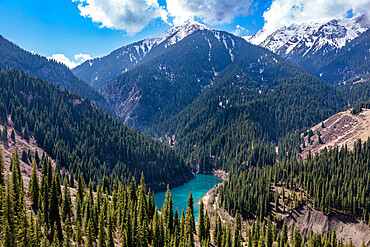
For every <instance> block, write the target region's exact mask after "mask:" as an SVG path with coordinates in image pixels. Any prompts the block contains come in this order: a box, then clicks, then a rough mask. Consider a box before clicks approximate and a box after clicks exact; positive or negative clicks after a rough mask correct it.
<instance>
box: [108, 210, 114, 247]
mask: <svg viewBox="0 0 370 247" xmlns="http://www.w3.org/2000/svg"><path fill="white" fill-rule="evenodd" d="M112 214H113V212H110V213H109V217H108V247H114V222H113V215H112Z"/></svg>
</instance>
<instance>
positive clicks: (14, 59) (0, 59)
mask: <svg viewBox="0 0 370 247" xmlns="http://www.w3.org/2000/svg"><path fill="white" fill-rule="evenodd" d="M0 67H1V68H3V69H11V68H17V69H19V70H24V71H25V72H26V73H28V74H30V75H34V76H38V77H40V78H43V79H44V80H47V81H49V82H52V83H54V84H55V85H58V86H59V87H61V88H62V89H67V90H68V91H70V92H76V93H77V94H79V95H80V96H81V97H82V98H86V97H88V98H89V99H90V100H92V101H94V102H95V103H96V104H97V105H99V106H101V107H103V108H104V109H108V105H107V102H106V101H105V99H104V97H102V96H101V95H100V94H99V92H97V91H96V90H95V89H93V88H91V87H90V86H89V85H88V84H87V83H86V82H84V81H82V80H80V79H78V78H77V77H76V76H74V75H73V73H72V72H71V71H70V70H69V69H68V68H67V67H66V66H65V65H64V64H61V63H58V62H56V61H54V60H53V59H48V58H46V57H43V56H39V55H37V54H35V53H31V52H27V51H25V50H23V49H22V48H20V47H18V46H17V45H15V44H13V43H11V42H10V41H8V40H6V39H5V38H4V37H2V36H1V35H0Z"/></svg>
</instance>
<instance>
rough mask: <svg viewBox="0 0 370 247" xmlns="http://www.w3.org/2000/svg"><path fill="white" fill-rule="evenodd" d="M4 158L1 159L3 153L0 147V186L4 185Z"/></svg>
mask: <svg viewBox="0 0 370 247" xmlns="http://www.w3.org/2000/svg"><path fill="white" fill-rule="evenodd" d="M3 159H4V157H3V152H2V148H1V146H0V186H4V185H5V178H4V172H5V166H4V160H3Z"/></svg>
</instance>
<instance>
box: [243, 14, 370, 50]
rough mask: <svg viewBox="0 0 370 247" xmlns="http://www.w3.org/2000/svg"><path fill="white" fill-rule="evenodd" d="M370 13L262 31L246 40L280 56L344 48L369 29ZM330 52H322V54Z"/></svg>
mask: <svg viewBox="0 0 370 247" xmlns="http://www.w3.org/2000/svg"><path fill="white" fill-rule="evenodd" d="M369 23H370V22H369V18H368V16H367V14H362V15H357V16H354V17H352V18H338V19H333V20H330V21H327V22H308V23H292V24H290V25H289V26H284V27H282V28H280V29H278V30H276V31H274V32H273V33H271V34H270V33H268V32H266V30H264V29H262V30H261V31H259V32H257V33H256V34H255V35H253V36H252V37H250V38H249V37H246V38H245V39H246V40H247V41H248V42H250V43H252V44H255V45H259V46H262V47H265V48H267V49H269V50H271V51H272V52H275V53H278V54H280V55H283V56H284V55H287V54H294V53H300V52H302V51H303V54H302V56H306V54H315V53H316V52H318V51H320V50H321V49H322V48H323V47H326V46H328V47H329V48H328V49H341V48H342V47H344V46H345V45H346V44H347V43H348V42H349V41H351V40H353V39H355V38H357V37H358V36H359V35H360V34H361V33H363V32H365V31H366V30H368V29H369V26H370V25H369ZM326 52H328V50H325V49H324V51H323V55H325V53H326Z"/></svg>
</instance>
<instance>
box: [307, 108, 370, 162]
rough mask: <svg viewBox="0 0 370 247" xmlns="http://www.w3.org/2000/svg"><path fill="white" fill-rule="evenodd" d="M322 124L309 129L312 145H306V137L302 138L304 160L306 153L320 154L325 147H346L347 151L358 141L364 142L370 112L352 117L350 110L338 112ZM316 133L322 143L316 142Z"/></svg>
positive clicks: (366, 135) (367, 135) (369, 125)
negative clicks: (319, 135)
mask: <svg viewBox="0 0 370 247" xmlns="http://www.w3.org/2000/svg"><path fill="white" fill-rule="evenodd" d="M321 124H322V123H319V124H318V125H316V126H314V127H313V128H311V130H312V131H313V134H314V135H313V136H312V137H311V140H312V144H309V143H308V140H307V136H306V137H304V140H305V144H306V147H305V148H303V147H302V153H301V155H302V157H303V158H306V156H307V154H308V151H309V150H311V153H312V154H315V153H317V152H320V151H321V150H322V149H324V148H325V147H327V148H330V147H335V146H342V145H344V144H347V145H348V148H349V149H352V148H353V144H354V142H355V141H357V140H358V139H361V140H362V141H366V140H367V138H368V137H369V136H370V110H368V109H363V111H362V112H361V113H360V114H358V115H352V114H351V113H350V110H347V111H344V112H339V113H337V114H335V115H334V116H332V117H330V118H328V119H327V120H325V121H324V128H322V126H321ZM317 131H319V132H320V134H321V140H322V142H323V143H319V142H318V136H317Z"/></svg>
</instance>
